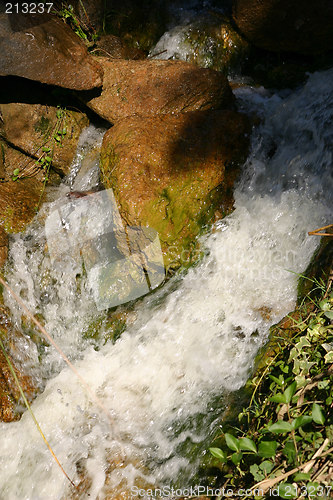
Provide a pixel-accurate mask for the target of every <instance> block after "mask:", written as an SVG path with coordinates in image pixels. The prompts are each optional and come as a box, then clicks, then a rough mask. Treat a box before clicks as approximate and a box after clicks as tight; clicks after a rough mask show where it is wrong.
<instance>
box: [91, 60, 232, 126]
mask: <svg viewBox="0 0 333 500" xmlns="http://www.w3.org/2000/svg"><path fill="white" fill-rule="evenodd" d="M98 60H99V61H100V63H101V64H102V65H103V68H104V82H103V90H102V94H101V95H100V96H99V97H95V98H93V99H91V100H89V101H88V102H87V105H88V106H89V107H90V108H91V109H93V110H94V111H95V112H96V113H98V114H99V115H100V116H101V117H102V118H105V119H106V120H108V121H110V122H112V123H113V122H115V121H117V120H119V119H121V118H124V117H126V116H132V115H145V116H151V115H157V114H166V113H181V112H184V111H195V110H205V109H212V108H213V109H214V108H228V107H230V106H231V104H232V102H233V96H232V92H231V89H230V87H229V84H228V81H227V79H226V78H225V77H224V76H223V75H222V74H221V73H218V72H216V71H213V70H210V69H202V68H197V67H196V66H194V65H192V64H189V63H186V62H183V61H157V60H145V61H123V60H117V61H112V60H108V59H106V58H98Z"/></svg>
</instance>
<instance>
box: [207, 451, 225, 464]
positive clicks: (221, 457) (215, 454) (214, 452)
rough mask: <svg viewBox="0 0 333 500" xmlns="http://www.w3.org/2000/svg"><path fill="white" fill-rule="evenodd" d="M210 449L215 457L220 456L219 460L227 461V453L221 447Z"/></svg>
mask: <svg viewBox="0 0 333 500" xmlns="http://www.w3.org/2000/svg"><path fill="white" fill-rule="evenodd" d="M209 451H210V452H211V454H212V455H213V457H215V458H218V459H219V460H221V462H226V461H227V456H226V454H225V453H224V451H222V450H221V449H220V448H209Z"/></svg>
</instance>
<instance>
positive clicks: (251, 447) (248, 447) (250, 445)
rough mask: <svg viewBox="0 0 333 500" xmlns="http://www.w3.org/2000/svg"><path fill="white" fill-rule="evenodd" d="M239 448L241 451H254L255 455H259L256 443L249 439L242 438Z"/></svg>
mask: <svg viewBox="0 0 333 500" xmlns="http://www.w3.org/2000/svg"><path fill="white" fill-rule="evenodd" d="M239 446H240V449H241V450H244V451H253V453H257V447H256V445H255V442H254V441H252V439H249V438H247V437H243V438H240V440H239Z"/></svg>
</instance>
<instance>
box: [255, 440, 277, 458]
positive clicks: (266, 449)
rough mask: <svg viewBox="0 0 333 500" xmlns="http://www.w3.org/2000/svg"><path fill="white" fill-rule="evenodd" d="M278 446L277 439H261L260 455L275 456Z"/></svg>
mask: <svg viewBox="0 0 333 500" xmlns="http://www.w3.org/2000/svg"><path fill="white" fill-rule="evenodd" d="M277 447H278V443H277V442H276V441H261V443H259V446H258V455H259V456H260V457H264V458H271V457H275V454H276V449H277Z"/></svg>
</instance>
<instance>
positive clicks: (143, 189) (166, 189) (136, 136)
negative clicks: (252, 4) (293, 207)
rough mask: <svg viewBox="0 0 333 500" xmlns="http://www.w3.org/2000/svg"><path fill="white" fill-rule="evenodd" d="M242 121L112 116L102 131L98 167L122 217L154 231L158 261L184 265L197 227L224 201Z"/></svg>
mask: <svg viewBox="0 0 333 500" xmlns="http://www.w3.org/2000/svg"><path fill="white" fill-rule="evenodd" d="M248 134H249V126H248V122H247V119H246V117H245V116H244V115H241V114H238V113H236V112H234V111H204V112H203V111H197V112H191V113H183V114H173V115H170V114H168V115H163V116H156V117H151V118H149V117H131V118H127V119H124V120H122V121H120V122H119V123H118V124H116V125H115V126H114V127H112V128H111V129H110V130H109V131H108V132H107V133H106V135H105V136H104V140H103V146H102V153H101V174H102V181H103V183H104V185H105V187H107V188H108V187H112V188H113V189H114V193H115V196H116V198H117V201H118V203H119V209H120V212H121V215H122V217H123V219H124V220H125V222H126V223H127V224H129V225H133V226H149V227H151V228H153V229H155V230H156V231H157V232H158V235H159V238H160V241H161V245H162V251H163V254H164V263H165V265H166V267H169V266H171V267H178V266H179V265H181V264H184V265H186V264H188V263H189V262H188V260H189V258H190V257H189V253H188V250H189V247H190V246H191V245H192V244H194V241H195V238H196V236H197V235H198V234H199V233H200V232H201V230H202V228H203V227H204V226H205V225H206V224H209V223H211V222H212V221H214V218H215V217H221V216H223V215H225V214H226V213H227V212H228V211H229V210H231V208H232V204H233V196H232V188H233V184H234V181H235V179H236V177H237V174H238V168H237V167H238V165H239V164H240V162H241V161H242V160H244V157H245V156H246V153H247V146H248V139H249V137H248Z"/></svg>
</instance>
